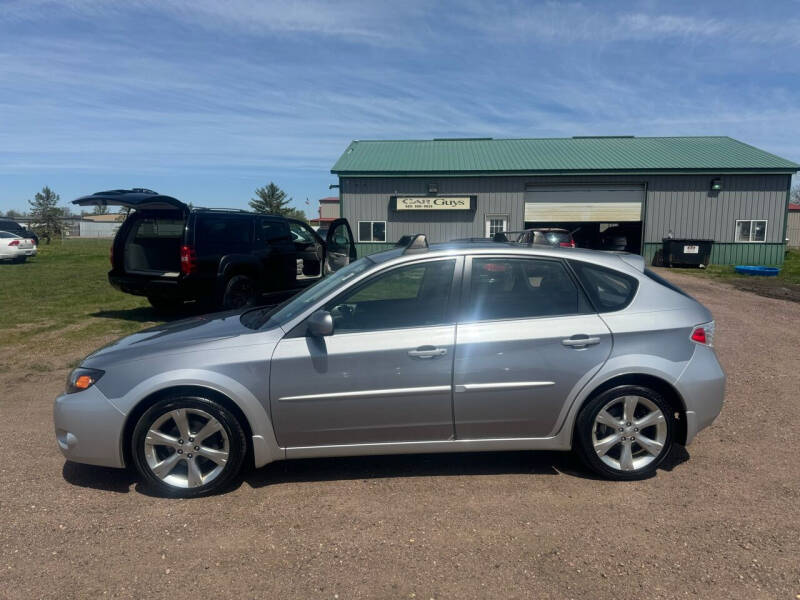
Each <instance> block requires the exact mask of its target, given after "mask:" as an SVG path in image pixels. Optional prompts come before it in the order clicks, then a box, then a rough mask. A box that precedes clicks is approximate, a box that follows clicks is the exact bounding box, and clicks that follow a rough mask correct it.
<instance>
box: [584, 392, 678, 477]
mask: <svg viewBox="0 0 800 600" xmlns="http://www.w3.org/2000/svg"><path fill="white" fill-rule="evenodd" d="M674 430H675V419H674V416H673V410H672V408H671V406H670V404H669V403H668V402H667V401H666V400H665V399H664V397H663V396H662V395H661V394H659V393H658V392H656V391H655V390H652V389H650V388H647V387H643V386H637V385H624V386H620V387H616V388H613V389H611V390H607V391H606V392H603V393H602V394H600V395H598V396H596V397H595V398H593V399H592V400H590V401H589V402H587V403H586V405H585V406H584V407H583V408H582V409H581V411H580V413H579V414H578V419H577V422H576V425H575V445H576V446H577V449H578V452H579V454H580V456H581V458H582V459H583V460H584V462H585V463H586V464H587V466H589V467H590V468H591V469H592V470H593V471H595V472H596V473H598V474H599V475H602V476H603V477H607V478H609V479H621V480H634V479H644V478H646V477H649V476H651V475H652V474H653V473H655V471H656V469H657V468H658V466H659V465H660V464H661V463H662V462H663V461H664V459H665V458H666V457H667V455H668V454H669V451H670V449H671V447H672V440H673V434H674Z"/></svg>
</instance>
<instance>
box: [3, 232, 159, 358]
mask: <svg viewBox="0 0 800 600" xmlns="http://www.w3.org/2000/svg"><path fill="white" fill-rule="evenodd" d="M110 245H111V240H107V239H72V240H65V241H54V242H53V243H52V244H50V245H42V246H39V254H38V256H36V257H34V258H29V259H28V261H27V262H25V263H22V264H7V263H2V264H0V306H1V307H2V310H0V347H8V346H15V345H19V344H23V345H25V346H28V345H32V344H29V342H30V343H33V342H35V341H36V340H37V339H39V340H43V341H44V340H47V339H48V338H49V337H53V336H56V337H62V336H63V337H65V338H68V339H69V340H70V341H73V340H75V341H80V340H85V339H92V338H94V337H99V336H102V335H105V334H108V333H112V332H113V333H119V334H120V335H124V334H127V333H132V332H134V331H137V330H139V329H141V328H142V327H144V326H145V325H146V324H147V323H148V321H152V322H158V321H160V319H159V317H158V315H156V314H155V313H154V312H153V311H152V310H151V309H150V305H149V304H148V302H147V300H146V299H145V298H141V297H138V296H131V295H129V294H123V293H121V292H118V291H117V290H115V289H114V288H112V287H111V285H110V284H109V283H108V279H107V276H106V275H107V273H108V270H109V263H108V253H109V246H110ZM73 329H74V330H73ZM64 330H67V331H64ZM33 345H35V344H33Z"/></svg>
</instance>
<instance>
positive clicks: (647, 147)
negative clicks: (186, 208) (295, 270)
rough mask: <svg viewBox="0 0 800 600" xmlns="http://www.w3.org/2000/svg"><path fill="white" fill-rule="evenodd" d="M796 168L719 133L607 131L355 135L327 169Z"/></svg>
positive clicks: (473, 171)
mask: <svg viewBox="0 0 800 600" xmlns="http://www.w3.org/2000/svg"><path fill="white" fill-rule="evenodd" d="M798 170H800V165H798V164H797V163H794V162H792V161H790V160H786V159H785V158H781V157H779V156H775V155H774V154H770V153H769V152H765V151H764V150H760V149H758V148H755V147H754V146H750V145H749V144H745V143H744V142H740V141H738V140H734V139H733V138H729V137H725V136H720V137H633V136H619V137H614V136H608V137H573V138H539V139H515V140H495V139H491V138H469V139H433V140H364V141H359V140H357V141H354V142H351V144H350V145H349V146H348V147H347V150H345V151H344V154H342V156H341V157H339V160H337V161H336V164H335V165H333V169H331V173H335V174H338V175H343V176H354V175H362V176H377V175H416V174H420V175H429V174H443V175H447V174H472V175H476V174H493V175H497V174H500V173H512V174H513V173H541V174H547V173H554V174H562V173H563V174H569V173H571V174H577V173H608V172H612V173H618V172H659V171H666V172H697V171H712V172H724V171H748V172H765V171H767V172H774V171H782V172H794V171H798Z"/></svg>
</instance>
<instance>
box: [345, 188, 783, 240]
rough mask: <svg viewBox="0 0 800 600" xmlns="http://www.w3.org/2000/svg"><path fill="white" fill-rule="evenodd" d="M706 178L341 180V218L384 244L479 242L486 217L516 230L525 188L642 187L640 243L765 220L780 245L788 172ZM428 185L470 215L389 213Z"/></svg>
mask: <svg viewBox="0 0 800 600" xmlns="http://www.w3.org/2000/svg"><path fill="white" fill-rule="evenodd" d="M715 178H717V177H716V176H714V175H712V174H709V175H652V176H630V175H620V176H602V177H601V176H588V175H587V176H581V177H523V176H499V177H452V178H404V177H398V178H391V177H385V178H383V177H381V178H378V177H376V178H342V179H341V181H340V185H341V187H340V194H341V198H342V204H343V209H342V216H343V217H345V218H346V219H348V220H349V221H350V223H351V225H352V227H353V231H354V233H355V234H356V236H357V235H358V233H357V227H358V221H367V220H369V221H386V235H387V240H388V241H389V242H395V241H397V240H398V239H399V238H400V237H402V236H403V235H408V234H411V233H424V234H426V235H427V236H428V237H429V239H431V240H432V241H434V242H442V241H447V240H450V239H453V238H460V237H483V235H484V218H485V215H486V214H507V215H508V216H509V228H510V229H512V230H518V229H522V227H523V225H524V223H523V218H524V203H525V191H526V188H529V186H531V185H536V186H540V185H541V186H553V185H576V184H578V185H581V184H583V185H587V184H589V185H590V184H598V185H602V184H608V183H613V184H626V185H644V186H645V189H646V191H647V193H646V199H645V210H644V212H645V235H644V238H645V242H660V241H661V238H663V237H665V236H666V235H667V233H668V232H669V231H670V230H671V231H672V233H673V235H674V236H675V237H693V238H708V239H713V240H715V241H717V242H733V241H734V230H735V223H736V220H737V219H767V220H768V221H769V224H768V227H767V240H766V241H767V242H773V243H782V242H783V225H784V219H785V216H786V191H787V189H788V187H789V181H790V177H789V176H788V175H723V176H721V177H719V178H720V179H721V180H722V190H721V191H719V192H711V191H710V187H711V180H712V179H715ZM429 183H436V184H438V187H439V194H440V195H474V196H477V206H476V210H475V211H474V212H464V213H461V212H446V211H442V212H435V213H434V212H430V213H422V212H421V213H409V214H404V213H395V212H391V211H390V209H389V204H390V197H391V196H394V195H425V194H426V193H427V189H428V184H429Z"/></svg>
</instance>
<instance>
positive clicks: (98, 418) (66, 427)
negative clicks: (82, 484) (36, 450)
mask: <svg viewBox="0 0 800 600" xmlns="http://www.w3.org/2000/svg"><path fill="white" fill-rule="evenodd" d="M53 422H54V424H55V433H56V442H57V443H58V447H59V449H60V450H61V453H62V454H63V455H64V456H65V457H66V458H67V459H69V460H71V461H74V462H79V463H86V464H89V465H99V466H103V467H124V466H125V462H124V460H123V458H122V444H121V436H122V431H123V428H124V426H125V416H124V415H123V414H122V413H121V412H119V411H118V410H117V409H116V408H114V407H113V406H112V405H111V403H110V402H109V401H108V400H107V399H106V397H105V396H104V395H103V393H102V392H101V391H100V390H99V389H97V386H93V387H90V388H89V389H88V390H85V391H83V392H78V393H75V394H63V395H61V396H59V397H58V398H56V401H55V405H54V406H53Z"/></svg>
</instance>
